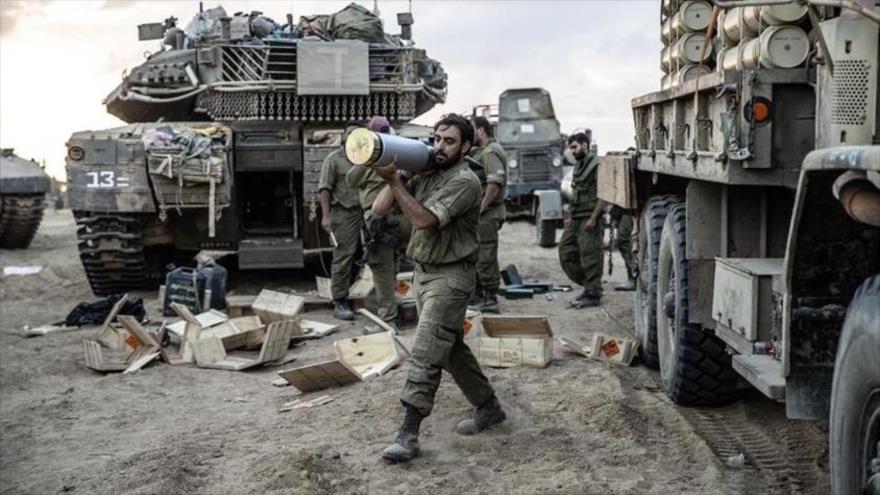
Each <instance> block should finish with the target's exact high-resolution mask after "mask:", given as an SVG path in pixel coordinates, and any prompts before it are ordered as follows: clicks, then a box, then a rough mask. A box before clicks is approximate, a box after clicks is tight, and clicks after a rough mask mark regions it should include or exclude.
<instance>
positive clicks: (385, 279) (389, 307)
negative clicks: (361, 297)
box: [346, 167, 409, 322]
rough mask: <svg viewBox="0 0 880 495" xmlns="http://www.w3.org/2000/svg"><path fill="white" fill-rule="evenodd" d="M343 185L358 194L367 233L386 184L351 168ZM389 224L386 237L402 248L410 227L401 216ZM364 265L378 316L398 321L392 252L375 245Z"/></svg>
mask: <svg viewBox="0 0 880 495" xmlns="http://www.w3.org/2000/svg"><path fill="white" fill-rule="evenodd" d="M346 183H347V184H348V186H349V187H350V188H352V189H354V190H356V191H357V193H358V201H360V205H361V208H362V209H363V211H364V221H365V223H366V226H367V229H369V228H370V227H371V226H372V225H373V220H374V219H375V216H374V215H373V212H372V210H371V208H372V207H373V202H374V201H375V200H376V197H377V196H379V193H380V192H382V188H384V187H385V181H384V180H382V178H381V177H379V176H378V175H376V173H375V172H373V171H372V170H370V169H368V168H366V167H352V168H351V170H350V171H349V172H348V175H347V176H346ZM389 221H390V223H392V224H396V225H394V226H393V227H392V228H391V229H390V232H389V233H390V234H391V235H393V236H395V237H397V238H398V239H399V240H400V244H401V245H403V244H404V243H405V242H404V241H405V240H406V238H407V234H408V232H409V223H408V222H407V221H406V218H405V217H404V216H403V215H394V216H392V217H390V218H389ZM367 264H368V265H369V266H370V271H372V272H373V287H374V288H375V290H376V301H377V305H378V310H377V312H378V316H379V318H382V319H383V320H385V321H388V322H390V321H394V320H396V319H397V297H396V296H395V294H394V292H395V289H396V288H397V270H396V269H395V248H393V247H391V246H389V245H387V244H384V243H381V242H377V243H375V244H374V245H373V248H372V252H371V253H370V256H369V257H368V258H367Z"/></svg>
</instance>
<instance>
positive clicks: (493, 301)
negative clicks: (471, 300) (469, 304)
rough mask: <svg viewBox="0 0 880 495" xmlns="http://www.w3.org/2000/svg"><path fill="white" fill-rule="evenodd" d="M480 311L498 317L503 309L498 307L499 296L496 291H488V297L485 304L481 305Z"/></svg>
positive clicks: (484, 301)
mask: <svg viewBox="0 0 880 495" xmlns="http://www.w3.org/2000/svg"><path fill="white" fill-rule="evenodd" d="M480 311H481V312H483V313H492V314H496V315H497V314H500V313H501V308H499V307H498V294H497V293H496V292H495V291H488V290H487V291H486V297H485V298H484V299H483V304H481V305H480Z"/></svg>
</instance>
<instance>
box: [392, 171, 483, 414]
mask: <svg viewBox="0 0 880 495" xmlns="http://www.w3.org/2000/svg"><path fill="white" fill-rule="evenodd" d="M407 188H408V189H409V191H410V192H411V193H412V194H413V196H414V197H415V198H416V200H418V201H419V203H421V204H422V205H423V206H424V207H425V208H426V209H428V210H429V211H430V212H431V213H433V214H434V215H435V216H436V217H437V219H438V220H439V223H438V224H437V225H436V226H434V227H431V228H428V229H415V230H413V232H412V237H411V239H410V241H409V246H408V248H407V254H408V255H409V257H410V258H411V259H412V260H413V261H414V262H415V264H416V272H415V289H416V306H417V308H418V311H419V324H418V328H417V330H416V339H415V343H414V344H413V348H412V358H411V360H412V364H411V366H410V369H409V374H408V375H407V379H406V385H404V388H403V394H402V395H401V401H402V402H403V403H404V404H408V405H410V406H412V407H414V408H416V409H417V410H418V411H419V413H421V414H422V415H424V416H427V415H429V414H430V413H431V410H432V409H433V407H434V395H435V393H436V392H437V387H439V386H440V378H441V376H442V372H443V370H446V371H447V372H448V373H449V374H451V375H452V378H453V379H454V380H455V383H456V384H457V385H458V387H459V388H460V389H461V391H462V392H463V393H464V395H465V397H466V398H467V399H468V401H469V402H470V403H471V404H473V405H474V406H478V405H480V404H483V403H484V402H486V401H487V400H488V399H490V398H491V397H492V396H493V395H494V394H495V392H494V390H493V389H492V386H491V385H489V380H488V379H487V378H486V376H485V375H484V374H483V372H482V370H480V365H479V364H478V363H477V360H476V358H475V357H474V355H473V354H472V353H471V350H470V348H469V347H468V346H467V344H465V343H464V329H463V322H464V316H465V311H466V310H467V302H468V299H469V298H470V295H471V292H472V291H473V290H474V284H475V282H476V280H475V278H476V274H475V272H474V264H475V262H476V260H477V257H478V245H479V243H478V240H477V228H478V226H479V222H480V199H481V195H480V181H479V179H478V178H477V176H476V175H474V173H473V172H472V171H471V170H470V168H469V167H468V166H467V165H466V164H465V163H464V162H459V163H458V164H456V165H453V166H452V167H450V168H448V169H446V170H435V171H433V172H430V173H426V174H421V175H417V176H415V177H414V178H413V179H411V180H410V181H409V183H408V184H407Z"/></svg>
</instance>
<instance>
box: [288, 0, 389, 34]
mask: <svg viewBox="0 0 880 495" xmlns="http://www.w3.org/2000/svg"><path fill="white" fill-rule="evenodd" d="M298 27H299V29H300V31H302V32H303V33H304V34H306V35H308V34H315V35H317V36H320V37H322V38H328V39H337V40H362V41H369V42H371V43H384V42H386V39H385V30H384V29H383V28H382V20H381V19H380V18H379V16H377V15H376V14H374V13H372V12H370V11H369V10H367V9H366V8H364V7H363V6H361V5H358V4H356V3H351V4H349V5H348V6H347V7H345V8H344V9H342V10H340V11H339V12H337V13H335V14H331V15H314V16H308V17H306V16H303V17H300V18H299V26H298Z"/></svg>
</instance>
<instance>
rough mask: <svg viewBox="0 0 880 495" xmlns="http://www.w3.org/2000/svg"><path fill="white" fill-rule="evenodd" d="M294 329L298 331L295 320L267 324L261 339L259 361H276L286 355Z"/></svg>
mask: <svg viewBox="0 0 880 495" xmlns="http://www.w3.org/2000/svg"><path fill="white" fill-rule="evenodd" d="M294 331H299V326H298V324H297V322H296V321H295V320H287V321H279V322H275V323H271V324H269V328H268V329H267V330H266V338H265V339H263V348H262V349H260V357H259V358H258V362H259V363H268V362H271V361H278V360H279V359H283V358H284V356H286V355H287V348H288V347H290V336H291V335H292V334H293V332H294Z"/></svg>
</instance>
